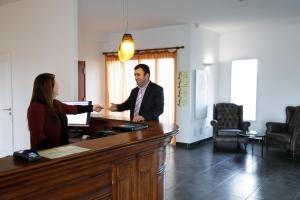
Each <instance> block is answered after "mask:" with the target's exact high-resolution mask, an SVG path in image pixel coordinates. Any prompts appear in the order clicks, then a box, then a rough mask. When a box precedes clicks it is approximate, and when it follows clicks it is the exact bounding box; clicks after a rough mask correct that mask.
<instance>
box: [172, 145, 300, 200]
mask: <svg viewBox="0 0 300 200" xmlns="http://www.w3.org/2000/svg"><path fill="white" fill-rule="evenodd" d="M166 160H167V170H166V199H167V200H202V199H207V200H214V199H217V200H227V199H228V200H241V199H249V200H261V199H264V200H277V199H278V200H289V199H299V200H300V155H298V156H296V158H295V160H292V158H291V157H290V156H289V155H288V154H286V153H285V152H284V150H282V149H274V148H269V150H268V152H264V156H263V157H262V156H261V146H260V144H254V152H253V154H252V151H251V145H248V147H247V151H245V149H242V150H241V151H237V150H236V148H235V145H232V144H224V145H222V146H220V147H219V148H218V149H217V150H214V148H213V143H212V141H208V142H205V143H201V144H199V145H197V147H195V148H193V149H186V148H183V147H179V146H176V147H174V146H169V147H168V148H167V159H166Z"/></svg>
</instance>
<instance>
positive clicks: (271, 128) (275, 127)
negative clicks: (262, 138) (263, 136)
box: [266, 122, 288, 133]
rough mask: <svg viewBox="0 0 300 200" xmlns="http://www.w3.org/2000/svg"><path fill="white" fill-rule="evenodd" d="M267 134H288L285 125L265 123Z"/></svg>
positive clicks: (286, 125)
mask: <svg viewBox="0 0 300 200" xmlns="http://www.w3.org/2000/svg"><path fill="white" fill-rule="evenodd" d="M266 127H267V133H272V132H273V133H285V132H288V124H287V123H278V122H267V123H266Z"/></svg>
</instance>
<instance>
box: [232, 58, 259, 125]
mask: <svg viewBox="0 0 300 200" xmlns="http://www.w3.org/2000/svg"><path fill="white" fill-rule="evenodd" d="M256 84H257V59H247V60H234V61H232V67H231V102H232V103H235V104H238V105H243V114H244V116H243V118H244V120H253V121H254V120H256Z"/></svg>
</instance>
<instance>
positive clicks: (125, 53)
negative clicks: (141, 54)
mask: <svg viewBox="0 0 300 200" xmlns="http://www.w3.org/2000/svg"><path fill="white" fill-rule="evenodd" d="M125 7H126V8H125ZM125 13H126V14H125ZM123 15H124V24H125V33H124V35H123V37H122V40H121V43H120V45H119V50H118V57H119V60H120V61H122V62H124V61H127V60H129V59H130V58H132V57H133V55H134V40H133V37H132V35H131V34H130V33H128V0H123Z"/></svg>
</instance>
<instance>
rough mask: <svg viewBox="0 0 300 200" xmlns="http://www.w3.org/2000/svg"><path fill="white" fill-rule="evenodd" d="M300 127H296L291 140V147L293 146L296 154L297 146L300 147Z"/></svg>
mask: <svg viewBox="0 0 300 200" xmlns="http://www.w3.org/2000/svg"><path fill="white" fill-rule="evenodd" d="M299 135H300V126H299V125H298V126H296V127H295V129H294V131H293V135H292V138H291V145H292V152H293V153H295V150H296V148H298V147H296V144H297V143H298V145H299V142H298V140H300V136H299Z"/></svg>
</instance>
